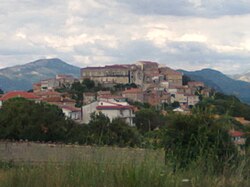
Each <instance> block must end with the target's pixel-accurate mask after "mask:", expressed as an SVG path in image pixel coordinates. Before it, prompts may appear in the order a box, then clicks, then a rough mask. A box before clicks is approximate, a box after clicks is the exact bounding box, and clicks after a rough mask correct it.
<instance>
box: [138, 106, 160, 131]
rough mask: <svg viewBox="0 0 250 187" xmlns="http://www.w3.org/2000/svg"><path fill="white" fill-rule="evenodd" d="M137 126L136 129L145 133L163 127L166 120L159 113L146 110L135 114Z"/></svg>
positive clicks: (149, 109)
mask: <svg viewBox="0 0 250 187" xmlns="http://www.w3.org/2000/svg"><path fill="white" fill-rule="evenodd" d="M135 124H136V127H137V128H138V129H139V130H140V131H141V132H143V133H144V132H147V131H151V130H154V129H156V128H157V127H161V126H163V125H164V124H165V119H164V116H163V115H162V114H160V112H159V111H156V110H154V109H151V108H145V109H141V110H140V111H138V112H136V113H135Z"/></svg>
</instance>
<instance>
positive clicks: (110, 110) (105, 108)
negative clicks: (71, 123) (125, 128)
mask: <svg viewBox="0 0 250 187" xmlns="http://www.w3.org/2000/svg"><path fill="white" fill-rule="evenodd" d="M99 112H101V113H103V114H104V115H106V116H107V117H109V119H110V120H111V121H112V120H113V119H115V118H121V119H123V120H124V121H125V122H126V123H127V124H128V125H130V126H134V122H133V118H134V117H135V114H134V112H133V106H131V105H129V104H128V103H126V102H109V101H95V102H93V103H90V104H88V105H85V106H83V107H82V116H83V123H89V121H90V119H91V117H90V116H91V114H92V113H99Z"/></svg>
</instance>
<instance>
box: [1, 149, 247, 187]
mask: <svg viewBox="0 0 250 187" xmlns="http://www.w3.org/2000/svg"><path fill="white" fill-rule="evenodd" d="M128 153H129V152H128ZM105 154H107V152H105V148H102V149H101V151H100V152H99V154H98V155H92V158H90V159H88V160H80V159H78V158H77V159H75V160H74V159H73V160H71V161H68V162H65V161H64V162H54V161H53V162H52V161H51V162H44V163H39V164H37V163H33V164H31V163H6V162H2V163H1V164H0V166H1V169H0V186H1V187H43V186H45V187H50V186H51V187H80V186H83V187H85V186H86V187H91V186H97V187H99V186H100V187H101V186H107V187H140V186H142V187H151V186H152V187H154V186H157V187H161V186H181V187H191V186H203V187H206V186H209V187H210V186H215V187H216V186H225V187H228V186H229V187H230V186H232V187H233V186H240V187H242V186H250V177H249V167H250V166H249V160H247V158H245V159H243V160H242V161H241V162H240V163H239V164H238V165H237V166H236V165H235V166H234V167H230V168H227V166H225V168H223V169H224V172H223V173H221V174H215V173H212V172H210V171H212V170H210V171H204V168H203V164H202V160H200V161H196V162H194V163H193V164H192V165H191V166H190V168H189V169H187V170H177V171H175V172H173V170H172V168H171V167H169V166H166V165H164V162H163V161H162V162H161V160H159V159H158V157H157V156H156V155H154V154H152V152H148V153H147V154H145V155H144V157H143V158H142V159H141V160H138V159H131V158H130V159H126V157H129V155H125V154H124V153H123V154H124V161H122V160H120V158H119V157H117V159H116V158H114V157H112V159H108V158H107V157H106V156H107V155H105ZM109 154H110V153H109ZM159 154H161V153H160V152H159ZM211 167H212V166H211Z"/></svg>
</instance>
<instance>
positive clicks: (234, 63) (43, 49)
mask: <svg viewBox="0 0 250 187" xmlns="http://www.w3.org/2000/svg"><path fill="white" fill-rule="evenodd" d="M249 10H250V3H249V2H248V1H247V0H239V1H237V2H236V1H233V0H227V1H226V0H207V1H205V0H180V1H170V0H157V1H153V0H140V1H132V0H114V1H110V0H85V1H81V0H71V1H66V0H62V1H60V2H58V1H57V0H45V1H32V0H25V1H18V0H9V1H7V0H4V1H2V2H1V9H0V23H1V24H0V43H1V45H0V68H2V67H6V66H12V65H16V64H23V63H27V62H30V61H33V60H36V59H38V58H47V57H57V58H61V59H62V60H65V61H67V62H68V63H71V64H74V65H77V66H80V67H84V66H90V65H104V64H112V63H133V62H134V61H137V60H154V61H159V62H160V63H164V64H167V65H169V66H170V67H173V68H186V69H200V68H205V67H211V68H216V69H219V70H221V71H223V72H226V73H228V72H229V73H232V72H234V71H242V70H241V69H242V68H241V67H242V66H244V71H245V68H249V69H250V64H249V61H248V59H249V56H250V55H249V51H250V33H249V32H248V31H249V30H250V25H249V24H248V23H249V20H250V14H249V13H250V11H249Z"/></svg>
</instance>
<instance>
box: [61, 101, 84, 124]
mask: <svg viewBox="0 0 250 187" xmlns="http://www.w3.org/2000/svg"><path fill="white" fill-rule="evenodd" d="M58 107H59V108H61V109H62V112H63V113H64V115H65V117H66V118H68V119H72V120H74V121H76V122H81V118H82V114H81V109H80V108H76V107H74V106H66V105H61V106H58Z"/></svg>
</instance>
